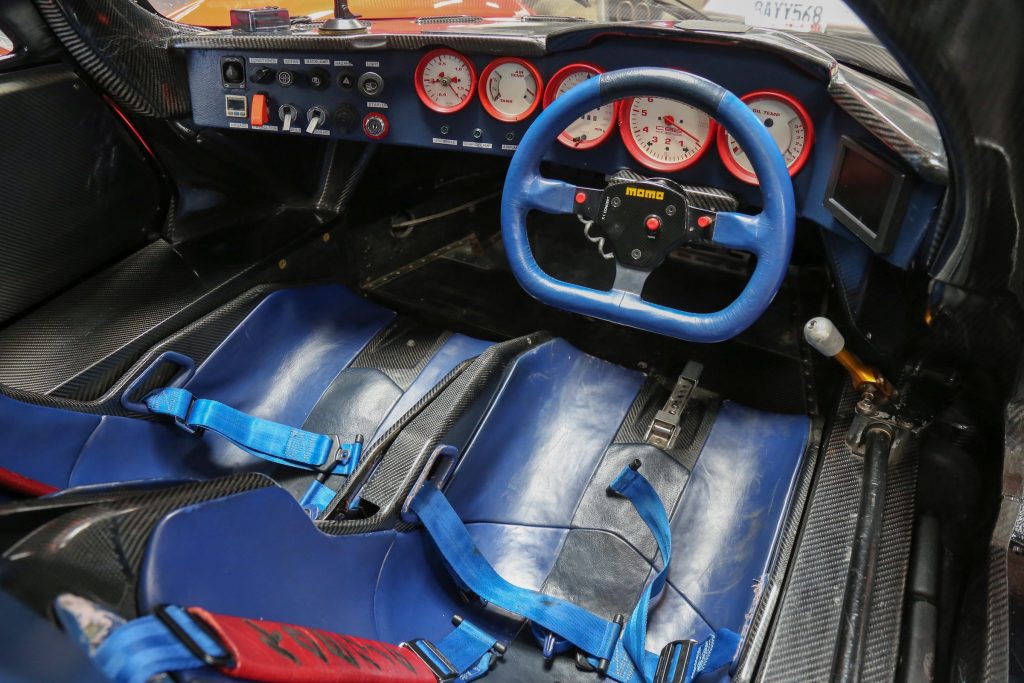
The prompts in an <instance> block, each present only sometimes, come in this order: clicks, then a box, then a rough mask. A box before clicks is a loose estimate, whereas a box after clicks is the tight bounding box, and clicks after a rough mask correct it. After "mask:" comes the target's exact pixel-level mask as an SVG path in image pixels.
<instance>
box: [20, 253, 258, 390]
mask: <svg viewBox="0 0 1024 683" xmlns="http://www.w3.org/2000/svg"><path fill="white" fill-rule="evenodd" d="M250 268H251V266H245V265H242V264H231V263H225V264H223V265H217V266H215V267H211V268H209V269H208V270H206V272H202V271H200V270H198V269H197V267H196V266H193V265H190V264H188V263H186V261H185V259H184V258H182V256H181V255H180V254H179V253H178V252H177V251H176V250H175V249H174V248H172V247H171V246H170V245H168V244H167V243H166V242H162V241H158V242H154V243H152V244H150V245H149V246H147V247H146V248H144V249H142V250H141V251H139V252H138V253H136V254H134V255H132V256H131V257H129V258H127V259H125V260H124V261H122V262H120V263H118V264H117V265H115V266H113V267H112V268H110V269H108V270H106V271H104V272H102V273H100V274H98V275H96V276H94V277H93V278H91V279H89V280H87V281H86V282H84V283H83V284H81V285H79V286H78V287H76V288H75V289H73V290H70V291H69V292H67V293H65V294H63V295H61V296H59V297H57V298H56V299H53V300H51V301H50V302H48V303H47V304H45V305H44V306H43V307H41V308H40V309H38V310H36V311H34V312H33V314H32V315H30V316H28V317H25V318H23V319H21V320H19V321H18V322H16V323H14V324H13V325H11V326H9V327H7V328H6V329H4V330H3V331H0V382H2V383H4V384H7V385H9V386H11V387H13V388H16V389H20V390H22V391H29V392H37V393H41V394H54V395H56V396H60V397H61V398H72V399H76V400H91V399H94V398H97V397H98V396H99V395H100V394H101V393H102V392H103V391H104V390H105V389H107V388H108V387H109V385H110V383H111V382H112V381H113V379H114V378H116V377H117V376H118V375H120V374H121V373H122V372H123V371H124V370H125V369H127V367H128V366H129V365H130V364H131V363H132V362H134V361H135V360H136V358H137V357H138V354H139V353H140V352H141V349H144V348H146V347H147V346H150V345H152V344H153V343H154V342H156V341H157V340H158V339H160V338H161V337H162V336H164V335H166V334H168V333H169V332H172V331H174V330H175V329H176V328H178V327H180V326H181V324H182V322H184V321H183V320H182V319H181V317H182V316H184V318H185V320H189V319H194V318H196V317H197V316H198V315H201V314H202V313H205V312H206V311H208V310H210V309H211V308H212V307H213V306H214V305H216V303H219V301H212V300H211V299H213V297H212V296H211V295H213V294H215V293H217V294H219V295H220V297H225V295H224V294H223V293H222V292H221V290H223V289H225V288H227V287H228V286H229V285H234V286H235V287H238V288H239V289H241V286H240V285H239V283H238V282H237V280H238V279H239V277H240V276H241V275H243V274H244V273H246V271H247V270H248V269H250ZM225 298H226V297H225ZM221 300H223V299H221Z"/></svg>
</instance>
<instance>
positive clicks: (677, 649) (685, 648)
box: [654, 640, 697, 683]
mask: <svg viewBox="0 0 1024 683" xmlns="http://www.w3.org/2000/svg"><path fill="white" fill-rule="evenodd" d="M696 646H697V641H695V640H673V641H672V642H671V643H668V644H667V645H666V646H665V647H663V648H662V649H661V654H660V655H658V668H657V669H655V671H654V683H685V681H686V672H687V670H688V669H689V667H690V655H691V654H692V653H693V648H694V647H696Z"/></svg>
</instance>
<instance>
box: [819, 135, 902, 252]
mask: <svg viewBox="0 0 1024 683" xmlns="http://www.w3.org/2000/svg"><path fill="white" fill-rule="evenodd" d="M897 180H898V177H896V176H894V175H893V173H892V171H890V170H889V169H888V168H887V167H885V166H882V165H881V164H878V163H876V162H875V161H873V160H872V159H869V158H868V157H866V156H864V155H862V154H860V153H858V152H857V150H855V149H850V148H849V147H847V148H846V153H845V154H844V155H843V162H842V165H841V166H840V167H839V175H838V176H836V184H835V188H834V189H833V190H832V198H833V199H835V201H837V202H838V203H839V204H840V205H841V206H842V207H843V208H844V209H846V210H847V212H849V214H850V215H851V216H853V217H854V218H856V219H857V220H858V221H859V222H860V224H861V225H863V226H864V227H865V228H867V229H868V230H870V231H871V232H872V233H874V234H876V235H877V234H878V230H879V228H880V227H881V226H882V219H883V218H884V217H885V210H886V208H887V207H888V204H889V201H888V200H889V195H890V194H892V191H893V186H894V185H895V184H896V181H897Z"/></svg>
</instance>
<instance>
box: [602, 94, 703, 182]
mask: <svg viewBox="0 0 1024 683" xmlns="http://www.w3.org/2000/svg"><path fill="white" fill-rule="evenodd" d="M626 104H627V107H626V108H625V109H624V110H623V114H622V118H623V120H622V122H621V124H620V126H624V127H625V130H623V131H622V136H623V141H624V142H625V143H626V147H628V148H629V151H630V152H631V153H632V154H633V156H634V157H635V158H636V160H637V161H639V162H640V163H641V164H644V165H645V166H647V167H649V168H654V169H657V170H663V171H676V170H679V169H681V168H685V167H686V166H689V165H690V164H692V163H694V162H695V161H697V159H698V158H699V157H700V156H701V154H703V153H704V151H705V150H706V149H707V148H708V146H709V144H710V142H711V133H712V125H713V122H712V120H711V117H710V116H708V115H707V114H705V113H704V112H703V111H701V110H700V109H697V108H696V107H693V106H691V105H689V104H684V103H682V102H676V101H675V100H668V99H665V98H662V97H636V98H633V99H632V100H629V101H628V102H627V103H626Z"/></svg>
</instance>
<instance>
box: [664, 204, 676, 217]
mask: <svg viewBox="0 0 1024 683" xmlns="http://www.w3.org/2000/svg"><path fill="white" fill-rule="evenodd" d="M665 215H666V216H675V215H676V205H675V204H669V205H668V206H666V207H665Z"/></svg>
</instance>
